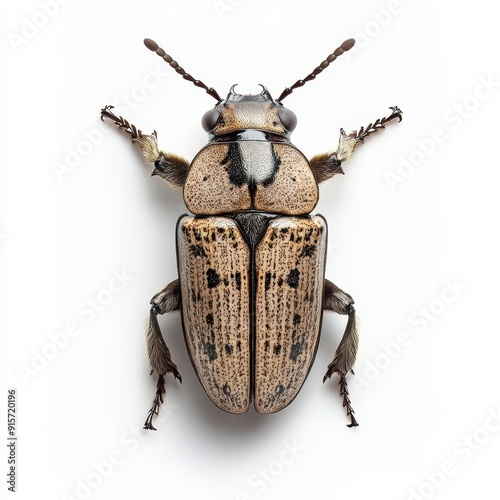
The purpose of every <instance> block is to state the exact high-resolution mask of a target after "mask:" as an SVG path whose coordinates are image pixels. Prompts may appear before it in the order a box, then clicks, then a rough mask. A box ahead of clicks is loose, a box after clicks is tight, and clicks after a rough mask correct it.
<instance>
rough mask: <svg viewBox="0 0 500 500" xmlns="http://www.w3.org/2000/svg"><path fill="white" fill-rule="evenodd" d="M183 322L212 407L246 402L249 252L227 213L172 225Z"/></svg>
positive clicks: (240, 406)
mask: <svg viewBox="0 0 500 500" xmlns="http://www.w3.org/2000/svg"><path fill="white" fill-rule="evenodd" d="M177 248H178V251H177V252H178V255H177V258H178V266H179V280H180V285H181V296H182V299H181V302H182V322H183V329H184V336H185V339H186V344H187V347H188V351H189V353H190V356H191V361H192V362H193V366H194V368H195V370H196V372H197V374H198V377H199V379H200V382H201V384H202V385H203V387H204V389H205V391H206V392H207V394H208V396H209V397H210V399H211V400H212V401H213V403H214V404H215V405H217V406H218V407H219V408H221V409H222V410H225V411H227V412H230V413H244V412H245V411H247V409H248V405H249V402H250V297H249V290H250V277H249V270H250V250H249V248H248V246H247V244H246V242H245V241H244V239H243V237H242V236H241V233H240V231H239V229H238V226H237V224H236V223H235V222H234V221H233V220H232V219H229V218H226V217H207V218H202V219H194V218H193V217H190V216H184V217H181V219H180V220H179V223H178V226H177Z"/></svg>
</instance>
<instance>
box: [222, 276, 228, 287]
mask: <svg viewBox="0 0 500 500" xmlns="http://www.w3.org/2000/svg"><path fill="white" fill-rule="evenodd" d="M223 283H224V286H229V280H228V279H227V278H224V280H223Z"/></svg>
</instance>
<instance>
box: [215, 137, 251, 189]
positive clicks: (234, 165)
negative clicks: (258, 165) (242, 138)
mask: <svg viewBox="0 0 500 500" xmlns="http://www.w3.org/2000/svg"><path fill="white" fill-rule="evenodd" d="M220 163H221V165H226V164H227V167H226V172H227V173H228V175H229V182H230V183H231V184H233V185H235V186H238V187H239V186H242V185H243V184H245V182H247V175H246V173H245V170H244V169H243V161H242V159H241V153H240V147H239V144H238V143H236V142H232V143H231V144H229V147H228V150H227V155H226V156H225V157H224V158H223V159H222V160H221V162H220Z"/></svg>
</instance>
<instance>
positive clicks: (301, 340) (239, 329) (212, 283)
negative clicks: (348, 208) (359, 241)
mask: <svg viewBox="0 0 500 500" xmlns="http://www.w3.org/2000/svg"><path fill="white" fill-rule="evenodd" d="M177 247H178V263H179V280H180V285H181V295H182V299H181V300H182V321H183V329H184V335H185V338H186V343H187V346H188V351H189V353H190V356H191V361H192V363H193V366H194V368H195V370H196V372H197V374H198V377H199V379H200V381H201V383H202V385H203V387H204V389H205V391H206V392H207V394H208V396H209V397H210V399H211V400H212V401H213V403H214V404H215V405H217V406H218V407H219V408H221V409H223V410H225V411H227V412H230V413H243V412H245V411H246V410H247V409H248V406H249V404H250V399H251V393H250V391H251V387H252V379H253V380H254V381H255V388H254V392H255V394H254V404H255V407H256V409H257V411H259V412H261V413H273V412H276V411H279V410H281V409H282V408H284V407H285V406H287V405H288V404H289V403H290V402H291V401H292V400H293V399H294V398H295V396H296V395H297V393H298V392H299V390H300V388H301V387H302V384H303V383H304V381H305V379H306V377H307V374H308V372H309V370H310V367H311V365H312V362H313V360H314V356H315V353H316V349H317V345H318V340H319V333H320V329H321V318H322V304H323V288H324V267H325V255H326V223H325V221H324V219H323V218H322V217H320V216H315V217H277V218H275V219H273V220H272V221H271V222H270V223H269V225H268V227H267V229H266V230H265V233H264V235H263V237H262V239H261V240H260V242H259V243H258V245H257V247H256V250H255V256H254V258H255V283H254V284H252V283H251V273H250V269H251V267H252V263H251V258H252V256H251V252H250V248H249V247H248V245H247V243H246V241H245V240H244V238H243V236H242V234H241V231H240V229H239V227H238V225H237V223H236V222H235V221H234V220H232V219H231V218H228V217H206V218H194V217H191V216H184V217H182V218H181V220H180V221H179V224H178V229H177ZM252 285H253V286H255V302H254V303H252V301H251V298H250V290H251V289H252ZM253 307H254V308H255V310H254V311H252V308H253ZM251 317H253V318H255V324H254V325H252V323H251ZM252 330H253V331H252ZM252 350H253V356H252V353H251V351H252ZM251 363H253V366H251Z"/></svg>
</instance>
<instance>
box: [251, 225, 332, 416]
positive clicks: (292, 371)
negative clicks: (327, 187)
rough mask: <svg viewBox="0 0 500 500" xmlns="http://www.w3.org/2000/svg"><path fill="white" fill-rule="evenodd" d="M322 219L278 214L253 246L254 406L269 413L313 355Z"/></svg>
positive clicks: (286, 397)
mask: <svg viewBox="0 0 500 500" xmlns="http://www.w3.org/2000/svg"><path fill="white" fill-rule="evenodd" d="M326 233H327V231H326V222H325V220H324V219H323V218H322V217H321V216H314V217H311V218H296V217H278V218H276V219H274V220H273V221H272V222H271V223H270V224H269V227H268V228H267V230H266V233H265V234H264V236H263V238H262V240H261V241H260V243H259V244H258V246H257V249H256V255H255V268H256V280H257V283H256V303H255V318H256V332H255V335H256V340H255V372H254V377H255V396H254V404H255V408H256V410H257V411H258V412H260V413H274V412H276V411H279V410H281V409H282V408H284V407H285V406H287V405H288V404H289V403H290V402H291V401H292V400H293V399H294V398H295V396H296V395H297V393H298V392H299V390H300V388H301V387H302V384H303V383H304V381H305V379H306V377H307V374H308V373H309V370H310V368H311V365H312V362H313V361H314V357H315V354H316V349H317V346H318V341H319V334H320V329H321V320H322V315H323V309H322V304H323V291H324V269H325V259H326V240H327V235H326Z"/></svg>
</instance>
